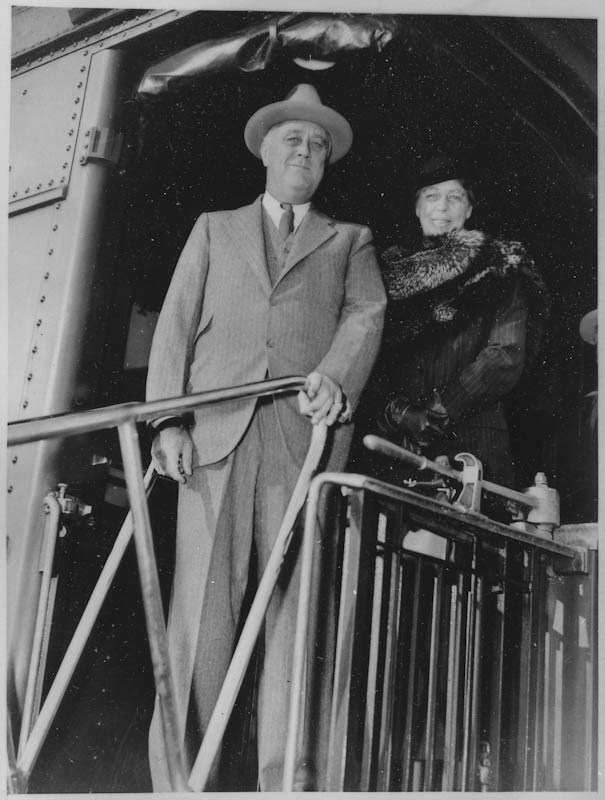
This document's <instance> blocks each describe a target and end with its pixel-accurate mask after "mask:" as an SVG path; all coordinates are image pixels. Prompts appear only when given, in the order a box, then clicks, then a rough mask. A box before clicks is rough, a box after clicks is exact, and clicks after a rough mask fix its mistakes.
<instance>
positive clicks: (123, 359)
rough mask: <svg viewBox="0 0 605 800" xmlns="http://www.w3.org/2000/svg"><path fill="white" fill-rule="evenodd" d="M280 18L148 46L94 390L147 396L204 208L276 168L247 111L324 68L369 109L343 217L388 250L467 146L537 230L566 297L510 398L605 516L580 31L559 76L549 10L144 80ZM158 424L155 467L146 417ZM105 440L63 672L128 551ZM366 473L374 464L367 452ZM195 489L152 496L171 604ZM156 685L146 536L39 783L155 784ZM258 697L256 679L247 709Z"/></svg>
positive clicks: (111, 252)
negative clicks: (175, 284)
mask: <svg viewBox="0 0 605 800" xmlns="http://www.w3.org/2000/svg"><path fill="white" fill-rule="evenodd" d="M260 18H261V15H258V14H257V15H246V14H239V13H238V14H235V13H228V14H226V13H222V14H216V13H210V12H208V13H204V14H200V15H197V16H196V17H195V18H194V19H193V20H191V19H189V20H188V21H187V24H186V25H183V26H182V27H181V28H180V29H178V28H176V27H175V28H174V29H173V30H171V31H168V32H158V33H155V34H153V37H152V36H151V35H150V38H149V40H148V41H144V40H138V41H136V42H135V43H132V44H131V45H130V50H129V54H128V57H129V61H130V68H129V74H130V76H131V79H132V80H131V84H130V85H129V86H125V87H124V96H125V101H124V102H125V106H124V110H125V113H124V134H125V139H124V148H123V151H122V156H121V162H120V164H119V169H118V174H117V175H116V178H115V180H114V183H113V189H112V193H111V196H108V197H107V203H108V206H109V207H111V208H112V210H113V211H112V214H111V219H110V222H109V226H108V231H107V237H106V238H107V242H108V243H109V242H111V246H108V247H107V255H106V258H107V259H110V258H111V259H114V258H115V259H116V264H117V275H118V278H117V280H116V283H115V285H114V287H113V288H112V292H113V295H112V300H111V303H110V308H111V312H110V315H109V316H108V319H107V321H106V326H105V331H106V333H105V341H104V345H103V355H102V357H101V358H99V357H98V354H97V359H96V363H95V370H94V372H95V374H94V376H91V380H93V379H94V382H95V390H94V392H93V396H92V398H91V402H90V405H91V406H92V405H108V404H112V403H120V402H125V401H127V400H143V399H144V384H145V372H146V363H145V358H146V348H148V345H149V332H150V331H151V329H152V326H153V321H154V320H155V318H156V314H157V312H158V310H159V309H160V307H161V304H162V300H163V297H164V294H165V291H166V289H167V286H168V283H169V281H170V277H171V274H172V271H173V270H174V267H175V264H176V260H177V258H178V255H179V252H180V250H181V249H182V246H183V244H184V242H185V239H186V237H187V235H188V233H189V231H190V229H191V227H192V225H193V223H194V221H195V219H196V217H197V216H198V215H199V214H200V213H201V212H202V211H205V210H216V209H224V208H234V207H237V206H240V205H244V204H246V203H248V202H251V201H252V200H253V199H254V198H255V197H256V196H257V195H258V194H260V193H261V192H262V190H263V169H262V165H261V164H260V162H257V161H256V160H255V159H254V158H253V157H252V156H251V154H250V153H249V152H248V150H247V149H246V147H245V144H244V140H243V128H244V125H245V123H246V121H247V119H248V118H249V117H250V115H251V114H252V113H253V111H254V110H256V109H257V108H258V107H260V106H261V105H264V104H266V103H269V102H272V101H274V100H277V99H281V98H283V97H285V95H286V94H287V93H288V91H289V90H290V89H291V88H292V86H293V85H295V84H297V83H301V82H309V83H313V84H314V85H315V86H316V87H317V88H318V90H319V93H320V95H321V97H322V100H323V101H324V102H325V103H327V104H329V105H333V106H334V107H335V108H337V109H338V110H339V111H340V112H341V113H343V114H344V115H345V116H346V117H347V118H348V119H349V120H350V121H351V124H352V127H353V130H354V134H355V139H354V146H353V150H352V152H351V153H350V154H349V156H348V157H347V158H346V159H345V160H344V161H343V162H340V163H338V164H336V165H335V166H334V167H332V168H331V169H329V171H328V172H327V173H326V177H325V179H324V182H323V185H322V187H321V189H320V196H319V197H318V198H317V204H318V205H319V206H320V207H321V208H322V209H323V210H324V211H326V212H327V213H328V214H332V215H334V216H336V217H339V218H342V219H345V220H353V221H356V222H360V223H365V224H368V225H369V226H370V227H371V228H372V230H373V231H374V234H375V238H376V241H377V244H378V247H379V248H383V247H385V246H386V245H388V244H390V243H391V242H393V241H395V240H396V239H398V238H399V237H401V236H405V235H406V232H407V231H409V230H410V228H411V227H413V226H414V225H415V222H416V221H415V219H414V217H413V214H412V208H411V203H410V196H411V195H410V186H409V175H410V174H412V172H413V170H414V169H415V168H416V167H417V164H418V162H419V160H420V159H423V158H424V157H426V156H427V154H430V153H433V152H435V151H437V150H445V151H449V152H452V151H454V152H457V153H458V154H460V155H461V156H463V157H464V158H465V159H466V160H468V161H469V162H470V163H472V164H473V165H474V166H475V168H476V171H477V173H478V175H479V176H480V177H479V181H478V186H479V189H478V203H477V205H476V208H475V211H474V222H475V225H476V226H477V227H481V228H484V229H485V230H487V231H489V232H490V233H493V234H500V235H502V236H506V237H508V238H512V239H518V240H520V241H522V242H523V243H524V244H525V245H526V246H527V249H528V250H529V252H530V253H531V255H532V256H533V258H534V259H535V262H536V264H537V265H538V266H539V268H540V269H541V271H542V274H543V276H544V278H545V280H546V283H547V284H548V287H549V289H550V291H551V294H552V307H553V310H552V317H551V325H550V330H549V333H548V337H547V340H546V343H545V347H544V350H543V353H542V356H541V358H540V359H539V361H538V363H536V364H535V365H534V367H533V370H532V373H531V375H528V376H526V377H525V379H524V382H523V387H522V391H521V392H519V393H518V395H517V396H516V397H515V400H514V402H511V404H510V408H509V415H510V424H511V429H512V431H513V435H514V444H515V458H516V468H517V484H516V487H515V488H521V487H523V486H526V485H528V484H529V482H531V481H532V480H533V475H534V474H535V473H536V472H537V471H538V470H542V471H544V472H546V473H547V475H548V476H549V481H550V483H551V485H553V486H556V487H557V488H558V490H559V492H560V496H561V515H562V520H564V521H565V522H575V521H580V522H581V521H588V520H594V519H596V493H597V480H596V447H595V448H594V449H593V451H592V452H591V450H590V446H587V445H586V443H582V441H581V439H580V438H579V436H578V430H579V427H578V426H579V424H580V420H581V415H582V413H583V412H582V409H583V406H582V402H583V401H582V398H583V397H584V396H585V395H586V394H587V393H588V392H590V391H592V390H594V389H596V377H597V375H596V352H595V349H594V348H593V347H591V346H590V345H588V344H586V343H584V342H583V341H582V339H581V338H580V336H579V333H578V326H579V322H580V320H581V318H582V316H583V315H584V314H586V313H587V312H588V311H590V310H591V309H593V308H595V307H596V282H597V264H596V253H597V248H596V239H597V223H596V135H595V130H594V128H591V126H590V124H589V123H588V122H587V121H586V119H584V118H582V115H581V114H578V113H577V109H572V108H571V106H570V105H569V104H568V103H567V102H566V100H565V98H564V96H563V95H565V94H567V95H569V96H574V97H576V98H577V99H578V102H584V103H585V107H586V108H588V109H589V108H590V100H589V98H588V97H583V95H582V91H583V89H582V82H581V80H580V78H579V77H578V74H579V73H581V72H582V64H579V63H573V62H572V61H571V57H569V58H568V56H569V53H567V52H566V51H565V49H564V47H563V44H561V49H560V50H559V52H558V55H557V54H556V50H555V49H550V50H549V49H548V47H546V45H544V46H542V44H540V47H541V48H542V49H541V51H540V52H541V67H542V69H543V72H544V74H545V75H548V76H549V81H550V82H551V84H552V85H553V86H559V87H561V91H557V90H551V89H552V86H549V87H548V88H545V87H546V84H545V82H544V80H543V76H541V75H540V74H536V72H535V71H531V70H530V69H528V68H527V66H526V65H525V64H524V63H523V61H522V60H521V59H520V58H518V57H517V55H515V52H516V53H517V54H521V55H522V54H523V53H525V52H528V51H529V50H531V48H532V47H533V48H535V47H536V44H535V41H536V40H535V36H536V35H540V36H542V35H543V34H544V32H545V30H546V29H545V27H544V25H542V27H541V22H540V21H539V20H538V21H533V23H532V24H531V25H530V24H527V25H524V24H520V23H519V21H515V20H510V19H495V18H491V19H490V20H487V19H485V20H484V19H482V18H478V17H477V18H464V17H452V18H448V17H434V18H428V17H406V18H405V19H406V22H405V24H404V26H403V30H402V32H401V33H400V34H399V36H398V37H396V38H395V39H394V40H393V41H392V42H391V43H390V44H388V45H387V46H386V47H385V48H384V50H383V51H382V52H376V51H373V50H372V51H370V50H362V51H359V52H354V53H352V54H339V55H338V56H337V57H335V59H334V60H335V62H336V63H335V65H334V66H332V67H330V68H327V69H317V70H312V71H311V70H309V69H304V68H303V67H301V66H300V65H299V64H297V63H295V62H294V61H293V60H292V59H291V58H290V57H289V56H288V55H286V54H280V55H277V56H276V57H275V59H274V60H272V61H271V63H270V64H269V65H268V66H267V67H266V68H265V69H262V70H258V71H249V72H245V71H241V70H237V69H224V70H222V71H220V72H217V73H214V74H208V75H203V76H201V77H199V78H197V79H196V80H194V81H192V82H191V84H190V85H188V86H186V87H181V89H180V90H179V91H175V92H173V93H167V94H165V95H163V96H158V97H155V98H152V99H149V98H141V97H139V96H138V95H137V92H136V89H137V85H138V81H139V80H140V77H141V75H142V73H143V71H144V70H145V69H146V68H147V67H148V66H150V64H153V63H154V62H156V61H159V60H161V59H162V58H165V57H166V56H167V55H169V54H170V53H172V52H175V51H177V50H181V49H183V48H185V47H187V46H189V45H191V44H194V43H195V42H197V41H203V40H205V39H209V38H213V37H216V36H218V35H220V36H224V35H226V33H227V32H229V31H235V30H239V29H241V28H242V27H246V25H247V24H250V23H251V22H258V20H259V19H260ZM543 22H544V23H545V22H546V21H543ZM549 23H550V28H549V30H554V31H555V33H556V35H557V36H559V37H560V41H561V43H564V41H565V34H566V31H567V32H569V31H571V30H573V34H574V41H575V42H576V44H578V43H580V44H581V45H582V47H580V48H579V49H578V51H577V53H576V55H577V57H578V58H580V55H581V54H582V52H583V56H584V58H585V59H586V63H590V58H591V53H594V52H596V50H594V48H595V47H596V45H595V41H596V29H595V28H596V26H595V25H594V24H592V23H590V22H587V21H580V20H575V21H574V20H568V21H561V20H560V21H552V20H551V21H549ZM582 48H583V51H582ZM534 52H535V51H534ZM578 53H579V54H580V55H578ZM566 59H567V60H566ZM593 69H594V65H593ZM592 79H593V80H595V81H596V78H595V76H594V73H593V74H592ZM588 116H589V114H588ZM593 124H596V123H595V122H594V120H593ZM140 432H141V441H142V446H143V450H144V460H145V463H147V462H148V454H147V450H148V447H149V441H148V437H147V435H146V432H145V430H144V426H141V429H140ZM100 446H101V450H103V452H104V454H105V455H106V457H107V460H106V461H105V463H104V464H103V465H100V466H99V467H97V468H96V469H98V470H99V472H98V474H97V473H95V477H94V478H91V480H90V481H89V483H88V484H87V485H85V486H82V487H75V488H79V489H81V494H82V495H83V496H84V497H85V498H86V499H87V500H88V502H91V504H92V505H93V507H94V513H93V520H92V521H90V520H89V521H88V522H87V523H85V524H84V523H82V522H80V523H78V526H74V528H73V530H70V531H69V536H67V537H65V539H64V540H63V543H62V544H61V547H62V551H61V559H63V562H64V563H66V564H74V563H76V562H77V563H78V565H79V566H78V569H77V570H75V569H67V570H65V575H66V576H69V579H68V580H65V581H64V582H63V583H62V584H61V585H60V589H59V594H58V597H57V605H56V612H55V624H56V631H57V635H56V638H55V640H54V642H53V644H52V645H51V651H50V655H49V662H48V680H50V679H51V678H52V674H53V670H54V669H56V665H57V663H58V659H59V658H60V656H61V653H62V651H63V649H64V647H65V642H66V640H67V637H68V636H69V634H70V632H71V631H72V630H73V628H74V626H75V622H76V621H77V619H78V615H79V612H80V610H81V605H82V603H83V602H84V600H83V598H84V599H85V598H86V596H87V593H88V592H89V590H90V587H91V586H92V583H93V581H94V579H95V577H96V575H98V572H99V570H100V567H101V564H102V561H101V559H102V556H103V550H105V551H107V550H109V548H110V547H111V544H112V542H113V540H114V538H115V536H116V532H117V530H118V528H119V526H120V524H121V521H122V519H123V518H124V516H125V513H126V497H125V490H124V484H123V474H122V472H121V464H120V462H119V448H118V446H117V440H116V441H113V440H111V439H104V440H102V441H101V442H100ZM356 470H357V471H361V468H360V465H359V464H357V465H356ZM175 500H176V487H175V485H173V484H172V483H170V482H168V481H159V482H158V483H157V486H156V489H155V490H154V492H153V493H152V496H151V512H152V519H153V527H154V534H155V544H156V547H157V558H158V565H159V570H160V578H161V583H162V590H163V592H164V600H165V602H166V604H167V602H168V598H169V592H170V578H171V558H172V552H173V531H174V516H175V511H174V508H175ZM93 534H94V535H93ZM153 698H154V687H153V675H152V670H151V663H150V659H149V655H148V651H147V643H146V636H145V625H144V618H143V612H142V605H141V601H140V597H139V586H138V578H137V574H136V564H135V559H134V552H133V550H132V547H131V550H130V551H129V555H128V558H127V560H126V561H125V563H124V564H123V565H122V567H121V568H120V571H119V573H118V577H117V579H116V582H115V584H114V586H113V588H112V590H111V593H110V595H109V598H108V602H107V603H106V606H105V609H104V612H103V615H102V617H101V620H100V625H99V627H98V628H97V632H96V633H95V634H94V636H93V639H92V640H91V642H90V643H89V645H88V647H87V649H86V651H85V655H84V658H83V660H82V663H81V664H80V666H79V667H78V670H77V672H76V675H75V678H74V681H73V685H72V687H71V689H70V690H69V695H68V702H67V703H66V704H65V705H64V706H63V708H62V710H61V711H60V712H59V714H58V716H57V718H56V721H55V724H54V726H53V729H52V732H51V734H50V736H49V739H48V742H47V745H46V746H45V748H44V749H43V751H42V753H41V756H40V759H39V761H38V764H37V766H36V768H35V770H34V773H33V775H32V778H31V781H30V786H29V790H30V791H32V792H46V791H49V790H52V789H54V788H55V787H59V786H60V787H61V791H62V792H91V791H92V792H98V791H103V792H123V791H150V790H151V782H150V778H149V772H148V766H147V749H146V748H147V728H148V725H149V721H150V718H151V713H152V710H153ZM251 702H253V698H252V699H251V698H250V696H249V693H248V694H247V695H246V696H245V697H244V699H243V700H242V704H241V705H242V706H243V711H242V710H241V709H240V712H241V713H242V716H244V712H245V711H246V710H248V706H249V704H250V703H251ZM246 704H248V705H246ZM232 728H233V730H232V735H231V739H230V744H229V747H230V751H229V749H228V754H227V757H226V758H227V762H228V763H231V764H232V765H233V768H232V770H231V776H230V780H231V781H232V782H231V783H230V785H229V788H231V789H234V790H246V789H254V788H255V786H254V764H253V763H251V761H250V759H251V758H252V757H251V756H250V755H249V751H250V748H248V749H246V743H249V740H250V738H251V733H250V730H248V731H247V732H246V735H243V734H242V723H241V719H240V721H239V723H237V722H236V723H234V725H233V726H232ZM243 740H246V741H243ZM229 759H230V761H229ZM246 759H248V760H247V761H246ZM244 763H245V764H246V765H247V766H246V767H244V768H243V767H242V764H244ZM227 773H229V769H227Z"/></svg>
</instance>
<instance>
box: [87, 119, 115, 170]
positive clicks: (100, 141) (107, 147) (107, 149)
mask: <svg viewBox="0 0 605 800" xmlns="http://www.w3.org/2000/svg"><path fill="white" fill-rule="evenodd" d="M89 137H90V139H89V144H88V147H87V149H86V152H85V154H84V155H83V156H82V158H81V159H80V163H81V164H87V163H88V162H89V161H107V162H108V163H110V164H117V163H118V161H119V160H120V155H121V153H122V143H123V142H124V134H123V133H119V132H118V131H114V130H113V129H112V128H96V127H92V128H91V129H90V134H89Z"/></svg>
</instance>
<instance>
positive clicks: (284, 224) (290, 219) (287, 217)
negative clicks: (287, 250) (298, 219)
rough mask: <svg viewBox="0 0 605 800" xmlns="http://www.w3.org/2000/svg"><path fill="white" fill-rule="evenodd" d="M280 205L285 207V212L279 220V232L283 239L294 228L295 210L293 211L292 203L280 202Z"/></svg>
mask: <svg viewBox="0 0 605 800" xmlns="http://www.w3.org/2000/svg"><path fill="white" fill-rule="evenodd" d="M280 206H281V207H282V208H283V210H284V213H283V214H282V215H281V219H280V220H279V232H280V233H281V235H282V238H283V239H287V238H288V236H289V235H290V234H291V233H292V231H293V230H294V211H292V205H291V204H290V203H280Z"/></svg>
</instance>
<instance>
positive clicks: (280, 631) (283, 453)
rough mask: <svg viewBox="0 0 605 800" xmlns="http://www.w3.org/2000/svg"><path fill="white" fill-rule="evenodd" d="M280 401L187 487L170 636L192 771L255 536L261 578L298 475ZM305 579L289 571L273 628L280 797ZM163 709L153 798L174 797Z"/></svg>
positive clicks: (267, 709)
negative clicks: (283, 427)
mask: <svg viewBox="0 0 605 800" xmlns="http://www.w3.org/2000/svg"><path fill="white" fill-rule="evenodd" d="M275 402H280V399H276V400H273V399H271V398H269V399H263V400H260V401H259V403H258V405H257V408H256V411H255V413H254V416H253V418H252V422H251V424H250V426H249V428H248V430H247V431H246V433H245V435H244V437H243V439H242V440H241V442H240V443H239V445H238V446H237V448H236V449H235V451H234V452H232V453H231V454H230V455H229V456H227V458H225V459H223V460H222V461H220V462H218V463H216V464H212V465H209V466H206V467H200V468H196V469H195V470H194V475H193V476H192V477H189V478H188V479H187V483H186V485H184V486H182V487H180V489H179V501H178V517H177V544H176V563H175V574H174V583H173V590H172V598H171V604H170V612H169V621H168V636H169V649H170V654H171V659H172V668H173V672H174V682H175V685H176V694H177V707H178V709H179V713H180V717H181V721H182V726H183V727H186V732H185V751H186V754H187V757H188V759H189V760H190V761H191V764H190V765H189V766H191V765H192V763H193V760H194V759H195V756H196V754H197V751H198V749H199V745H200V743H201V738H202V735H203V732H204V731H205V729H206V726H207V724H208V721H209V719H210V715H211V713H212V710H213V708H214V705H215V702H216V699H217V696H218V693H219V691H220V688H221V685H222V682H223V679H224V676H225V672H226V670H227V667H228V665H229V661H230V658H231V655H232V652H233V648H234V644H235V634H236V629H237V626H238V622H239V615H240V609H241V606H242V601H243V598H244V595H245V590H246V585H247V580H248V571H249V560H250V553H251V546H252V537H253V536H254V541H255V544H256V550H257V553H258V566H259V570H258V573H259V575H261V574H262V571H263V570H264V567H265V565H266V563H267V561H268V559H269V556H270V553H271V548H272V545H273V543H274V541H275V538H276V536H277V532H278V530H279V526H280V523H281V521H282V518H283V515H284V511H285V509H286V506H287V504H288V502H289V499H290V496H291V494H292V491H293V488H294V485H295V483H296V480H297V478H298V474H299V469H300V467H299V466H298V465H297V464H296V463H295V461H294V459H293V458H292V456H291V454H290V452H289V451H288V447H287V443H286V442H285V441H284V437H283V435H282V433H281V430H280V426H279V424H278V421H277V416H276V412H275V407H274V403H275ZM309 424H310V423H309ZM291 560H292V561H294V559H291ZM286 561H288V559H287V560H286ZM298 573H299V566H294V567H293V565H292V564H287V563H286V565H285V569H284V570H282V576H281V577H280V580H279V583H278V585H277V587H276V589H275V592H274V594H273V597H272V600H271V603H270V606H269V609H268V614H267V619H266V624H265V630H264V659H263V663H262V668H261V675H260V683H259V698H258V760H259V787H260V789H261V790H262V791H271V790H279V789H281V784H282V772H283V757H284V750H285V742H286V736H287V715H288V709H289V688H288V687H289V682H290V678H291V670H292V649H293V640H294V634H295V624H296V609H297V597H298V592H297V589H298V582H299V575H298ZM158 711H159V710H158V707H157V703H156V709H155V713H154V719H153V722H152V725H151V730H150V762H151V771H152V779H153V786H154V790H155V791H168V790H169V784H168V778H167V771H166V763H165V758H164V754H163V750H164V748H163V743H162V740H161V730H160V726H159V713H158ZM185 720H186V726H185V724H184V723H185ZM209 788H210V787H209Z"/></svg>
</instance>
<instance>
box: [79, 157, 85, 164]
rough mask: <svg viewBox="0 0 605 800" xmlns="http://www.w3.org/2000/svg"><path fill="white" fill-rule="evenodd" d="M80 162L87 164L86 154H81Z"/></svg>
mask: <svg viewBox="0 0 605 800" xmlns="http://www.w3.org/2000/svg"><path fill="white" fill-rule="evenodd" d="M80 164H86V158H85V156H80Z"/></svg>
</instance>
